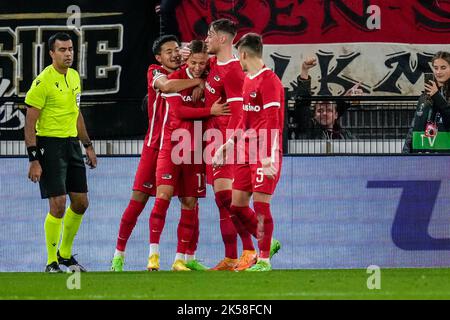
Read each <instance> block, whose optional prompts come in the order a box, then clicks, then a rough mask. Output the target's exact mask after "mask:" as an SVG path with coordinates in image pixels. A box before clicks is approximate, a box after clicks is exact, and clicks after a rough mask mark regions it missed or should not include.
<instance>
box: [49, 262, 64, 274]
mask: <svg viewBox="0 0 450 320" xmlns="http://www.w3.org/2000/svg"><path fill="white" fill-rule="evenodd" d="M45 272H48V273H61V272H62V270H61V269H60V268H59V265H58V263H57V262H56V261H53V262H52V263H50V264H48V265H46V266H45Z"/></svg>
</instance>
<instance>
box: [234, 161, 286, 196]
mask: <svg viewBox="0 0 450 320" xmlns="http://www.w3.org/2000/svg"><path fill="white" fill-rule="evenodd" d="M277 167H278V168H279V169H278V172H277V173H276V174H275V176H274V177H273V179H269V178H268V177H267V176H265V175H264V171H263V167H262V165H261V163H259V162H258V163H257V164H236V165H235V167H234V180H233V189H234V190H241V191H247V192H261V193H265V194H273V193H274V192H275V188H276V186H277V184H278V180H280V172H281V162H280V165H279V166H277Z"/></svg>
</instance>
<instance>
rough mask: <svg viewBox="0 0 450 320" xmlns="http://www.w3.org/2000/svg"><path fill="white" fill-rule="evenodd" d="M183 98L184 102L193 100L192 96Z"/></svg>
mask: <svg viewBox="0 0 450 320" xmlns="http://www.w3.org/2000/svg"><path fill="white" fill-rule="evenodd" d="M181 98H182V99H183V101H184V102H191V101H192V96H181Z"/></svg>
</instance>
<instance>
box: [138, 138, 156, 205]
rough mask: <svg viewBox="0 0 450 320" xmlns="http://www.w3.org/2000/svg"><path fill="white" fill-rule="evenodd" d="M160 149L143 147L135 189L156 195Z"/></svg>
mask: <svg viewBox="0 0 450 320" xmlns="http://www.w3.org/2000/svg"><path fill="white" fill-rule="evenodd" d="M158 153H159V150H158V149H155V148H151V147H147V146H146V145H145V144H144V146H143V147H142V153H141V160H140V161H139V165H138V168H137V170H136V175H135V177H134V183H133V190H135V191H141V192H144V193H146V194H148V195H150V196H153V197H154V196H155V195H156V163H157V160H158Z"/></svg>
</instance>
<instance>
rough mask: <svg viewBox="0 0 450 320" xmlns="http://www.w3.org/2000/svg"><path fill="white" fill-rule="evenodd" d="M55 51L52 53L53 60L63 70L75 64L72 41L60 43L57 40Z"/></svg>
mask: <svg viewBox="0 0 450 320" xmlns="http://www.w3.org/2000/svg"><path fill="white" fill-rule="evenodd" d="M53 48H54V50H53V51H50V56H51V57H52V60H53V61H54V62H55V63H56V64H57V65H58V67H60V68H61V69H65V68H69V67H71V66H72V63H73V44H72V40H67V41H60V40H56V41H55V44H54V47H53Z"/></svg>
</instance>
